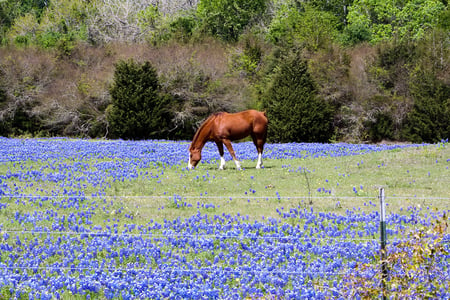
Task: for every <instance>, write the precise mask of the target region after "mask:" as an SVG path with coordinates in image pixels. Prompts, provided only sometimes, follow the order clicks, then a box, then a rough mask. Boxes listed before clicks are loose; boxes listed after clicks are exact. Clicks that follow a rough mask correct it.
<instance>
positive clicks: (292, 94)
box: [262, 53, 333, 142]
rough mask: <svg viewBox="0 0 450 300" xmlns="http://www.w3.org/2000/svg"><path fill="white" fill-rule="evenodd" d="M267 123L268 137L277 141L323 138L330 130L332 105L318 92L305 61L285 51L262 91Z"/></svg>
mask: <svg viewBox="0 0 450 300" xmlns="http://www.w3.org/2000/svg"><path fill="white" fill-rule="evenodd" d="M262 104H263V107H264V109H265V110H266V112H267V115H268V118H269V120H270V123H269V131H268V138H269V139H270V140H272V141H277V142H288V141H289V142H300V141H302V142H310V141H316V142H325V141H328V140H329V139H330V137H331V134H332V131H333V130H332V117H333V112H332V108H331V107H330V105H329V104H328V103H326V102H325V101H323V100H322V99H320V98H319V97H318V95H317V88H316V85H315V82H314V80H313V79H312V77H311V75H310V74H309V72H308V65H307V62H306V61H305V60H304V59H302V58H301V56H300V55H299V54H298V53H293V54H290V55H288V56H287V57H286V58H284V59H283V60H282V61H281V62H280V66H279V68H277V69H276V70H275V73H274V74H273V77H272V79H271V83H270V85H269V87H268V89H267V91H266V92H265V94H264V95H263V99H262Z"/></svg>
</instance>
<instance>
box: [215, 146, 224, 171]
mask: <svg viewBox="0 0 450 300" xmlns="http://www.w3.org/2000/svg"><path fill="white" fill-rule="evenodd" d="M216 145H217V149H219V154H220V166H219V170H223V168H225V158H223V144H222V142H221V141H216Z"/></svg>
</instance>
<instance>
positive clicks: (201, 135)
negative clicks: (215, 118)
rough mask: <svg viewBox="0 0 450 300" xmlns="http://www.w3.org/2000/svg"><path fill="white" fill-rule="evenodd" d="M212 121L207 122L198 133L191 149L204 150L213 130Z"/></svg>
mask: <svg viewBox="0 0 450 300" xmlns="http://www.w3.org/2000/svg"><path fill="white" fill-rule="evenodd" d="M211 125H212V124H211V120H207V122H205V124H203V125H202V126H201V127H200V128H199V129H198V132H197V133H196V135H195V137H194V139H193V140H192V144H191V149H198V150H200V151H201V150H202V149H203V147H204V146H205V144H206V142H207V141H208V140H209V135H210V133H211V130H212V126H211Z"/></svg>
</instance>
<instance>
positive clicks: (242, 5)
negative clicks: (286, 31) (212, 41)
mask: <svg viewBox="0 0 450 300" xmlns="http://www.w3.org/2000/svg"><path fill="white" fill-rule="evenodd" d="M267 2H268V1H267V0H256V1H246V0H200V2H199V3H198V6H197V13H198V17H199V19H200V22H201V23H202V24H201V27H203V30H204V31H206V32H208V33H209V34H211V35H213V36H218V37H220V38H221V39H223V40H226V41H237V40H238V38H239V35H240V34H241V33H242V32H243V31H244V29H245V28H246V27H247V26H248V25H249V24H250V23H251V22H252V21H254V19H255V18H257V17H260V16H261V15H262V14H263V13H264V12H265V10H266V6H267Z"/></svg>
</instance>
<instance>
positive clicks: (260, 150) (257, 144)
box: [252, 135, 265, 169]
mask: <svg viewBox="0 0 450 300" xmlns="http://www.w3.org/2000/svg"><path fill="white" fill-rule="evenodd" d="M252 139H253V144H255V147H256V150H257V151H258V162H257V163H256V168H257V169H261V167H262V165H263V162H262V153H263V150H264V144H265V141H264V139H261V138H259V139H258V138H257V137H256V136H255V135H252Z"/></svg>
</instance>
